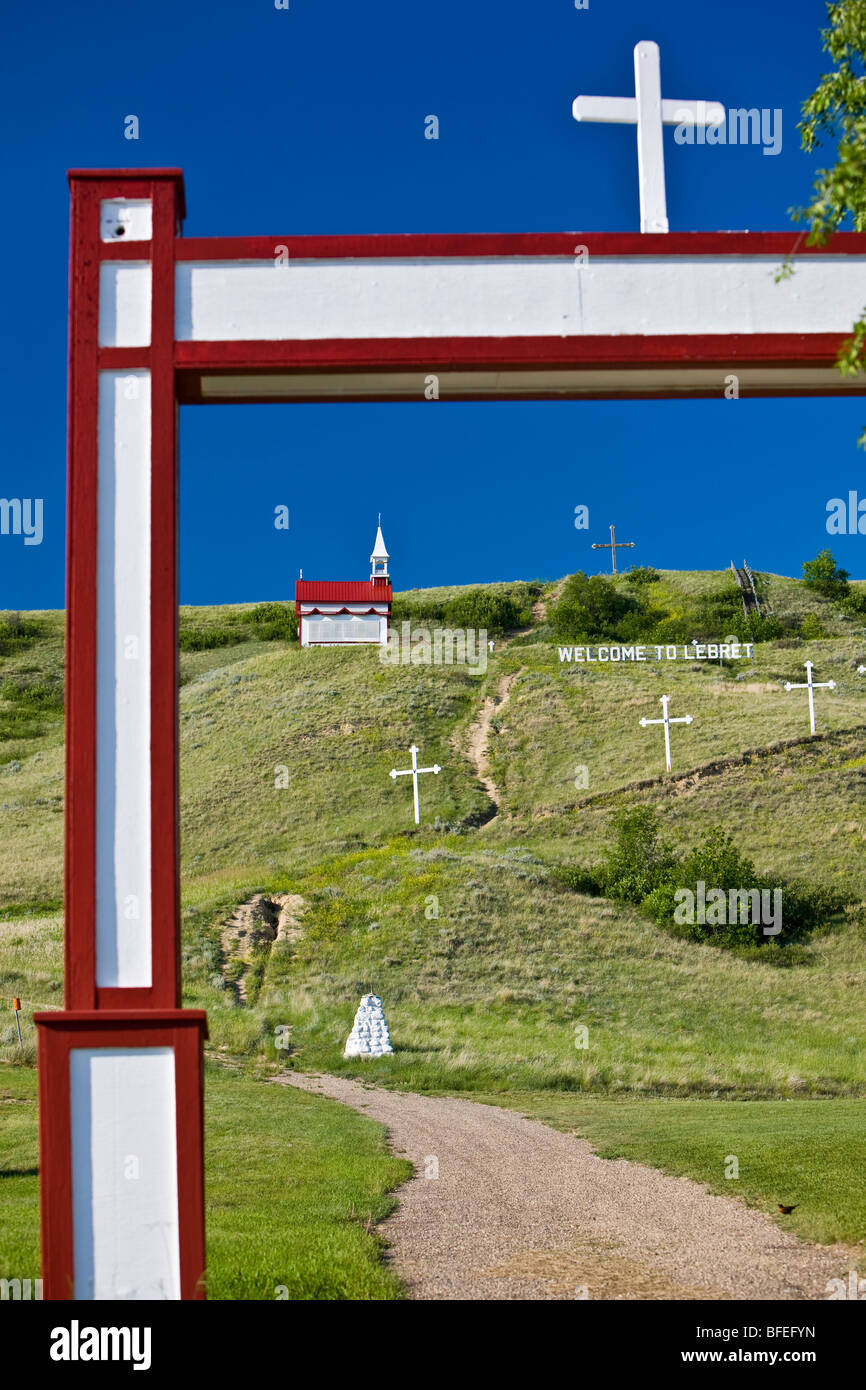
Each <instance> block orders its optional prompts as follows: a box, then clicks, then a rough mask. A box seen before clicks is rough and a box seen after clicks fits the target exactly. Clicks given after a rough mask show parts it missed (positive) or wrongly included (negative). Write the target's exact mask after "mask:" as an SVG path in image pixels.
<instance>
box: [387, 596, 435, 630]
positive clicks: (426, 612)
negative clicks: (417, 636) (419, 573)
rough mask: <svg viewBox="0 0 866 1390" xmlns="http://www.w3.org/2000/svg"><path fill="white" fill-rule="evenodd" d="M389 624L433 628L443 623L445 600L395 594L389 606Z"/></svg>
mask: <svg viewBox="0 0 866 1390" xmlns="http://www.w3.org/2000/svg"><path fill="white" fill-rule="evenodd" d="M391 622H392V624H393V623H418V625H419V626H421V627H435V626H438V625H441V624H442V623H444V622H445V599H443V598H429V597H426V596H422V595H418V596H417V597H416V596H415V595H413V594H397V595H396V596H395V598H394V600H393V602H392V604H391Z"/></svg>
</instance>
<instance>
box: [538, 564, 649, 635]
mask: <svg viewBox="0 0 866 1390" xmlns="http://www.w3.org/2000/svg"><path fill="white" fill-rule="evenodd" d="M640 614H641V606H640V604H639V603H638V601H637V600H636V599H634V598H632V597H631V596H630V595H629V594H625V593H623V592H621V590H620V589H618V588H616V587H615V586H614V585H613V584H612V583H611V582H610V580H607V579H605V578H603V577H602V575H600V574H595V575H593V576H592V577H591V578H590V577H589V576H588V575H586V574H585V573H584V572H583V570H578V571H577V573H576V574H572V575H571V576H570V577H569V578H568V579H567V580H566V582H565V584H564V585H563V589H562V593H561V594H560V597H559V602H558V603H557V605H556V607H555V608H554V610H553V613H552V614H551V619H550V620H551V625H552V627H553V631H554V635H555V636H556V638H557V639H558V640H559V641H564V642H574V641H580V640H581V639H582V640H584V641H586V640H589V639H591V638H595V637H613V636H620V629H621V628H622V635H623V636H624V637H629V638H630V637H632V636H638V635H640V634H638V633H632V632H627V631H626V629H625V627H623V620H624V619H625V618H626V617H627V615H634V616H635V618H636V619H637V620H639V619H640Z"/></svg>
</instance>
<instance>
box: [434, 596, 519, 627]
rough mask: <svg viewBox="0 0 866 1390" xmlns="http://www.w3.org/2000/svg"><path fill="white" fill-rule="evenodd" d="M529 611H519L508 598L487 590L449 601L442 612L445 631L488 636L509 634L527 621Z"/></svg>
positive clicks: (512, 600) (517, 606)
mask: <svg viewBox="0 0 866 1390" xmlns="http://www.w3.org/2000/svg"><path fill="white" fill-rule="evenodd" d="M531 616H532V614H531V610H530V609H529V608H520V606H519V605H518V604H517V602H516V601H515V600H514V599H513V598H511V597H510V595H508V594H499V593H495V592H493V591H492V590H490V589H470V590H469V591H468V592H467V593H463V594H458V595H457V596H456V598H453V599H451V601H450V602H449V604H448V605H447V607H446V609H445V621H446V622H447V623H448V625H449V627H459V628H476V629H477V628H486V630H487V631H488V632H513V631H514V630H515V628H518V627H524V626H525V625H526V624H527V623H528V622H529V621H530V618H531Z"/></svg>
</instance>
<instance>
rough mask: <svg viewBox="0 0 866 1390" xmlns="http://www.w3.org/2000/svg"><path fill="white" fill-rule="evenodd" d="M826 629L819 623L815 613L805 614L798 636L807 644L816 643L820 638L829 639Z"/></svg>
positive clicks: (819, 620)
mask: <svg viewBox="0 0 866 1390" xmlns="http://www.w3.org/2000/svg"><path fill="white" fill-rule="evenodd" d="M829 635H830V634H829V633H828V632H827V629H826V628H825V627H824V624H823V623H822V622H821V619H820V618H819V617H818V615H817V613H807V614H806V616H805V617H804V619H803V621H802V622H801V624H800V636H801V637H803V638H804V639H805V640H806V641H807V642H813V641H817V640H818V639H819V638H821V637H829Z"/></svg>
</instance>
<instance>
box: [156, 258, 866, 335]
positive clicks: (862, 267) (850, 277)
mask: <svg viewBox="0 0 866 1390" xmlns="http://www.w3.org/2000/svg"><path fill="white" fill-rule="evenodd" d="M780 259H781V258H780V257H778V256H694V257H688V256H671V255H660V256H631V257H629V256H618V257H601V256H597V257H594V256H593V255H592V254H591V252H590V254H589V256H588V258H586V259H584V260H583V261H582V263H581V262H579V260H578V259H577V258H576V259H575V261H571V260H567V259H563V258H562V257H553V256H551V257H520V256H512V257H489V258H484V257H479V258H466V259H460V258H441V259H434V258H429V259H427V258H423V259H422V258H418V259H415V260H412V259H405V260H396V259H395V260H339V261H338V260H331V261H328V260H317V261H293V262H292V263H291V265H289V266H287V267H286V266H281V267H275V266H274V264H273V262H271V261H208V262H201V263H199V262H182V263H181V264H179V265H178V267H177V272H176V273H177V322H176V336H177V338H178V339H179V340H180V341H197V342H237V341H240V340H243V339H252V340H256V339H259V340H280V339H301V340H304V339H306V340H315V339H320V338H337V339H339V338H365V339H377V338H439V337H446V338H447V337H458V338H459V337H470V338H473V337H506V338H508V337H536V336H537V337H558V336H562V337H566V338H568V337H572V336H581V335H586V334H592V335H618V334H647V335H652V336H656V335H668V334H671V335H678V336H680V335H682V336H692V335H697V336H700V335H703V334H730V333H761V334H765V333H840V334H841V333H848V332H850V329H851V324H852V323H853V322H854V320H855V319H856V318H857V316H858V314H859V313H860V309H861V308H862V295H863V291H862V286H863V283H864V280H866V256H850V255H840V256H832V255H822V256H803V257H801V258H799V259H796V258H795V259H794V261H793V263H792V264H793V268H794V271H795V274H794V276H793V277H792V278H791V279H788V280H784V281H782V282H780V283H778V284H777V283H776V282H775V279H774V276H775V272H776V271H777V269H778V266H779V263H780Z"/></svg>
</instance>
